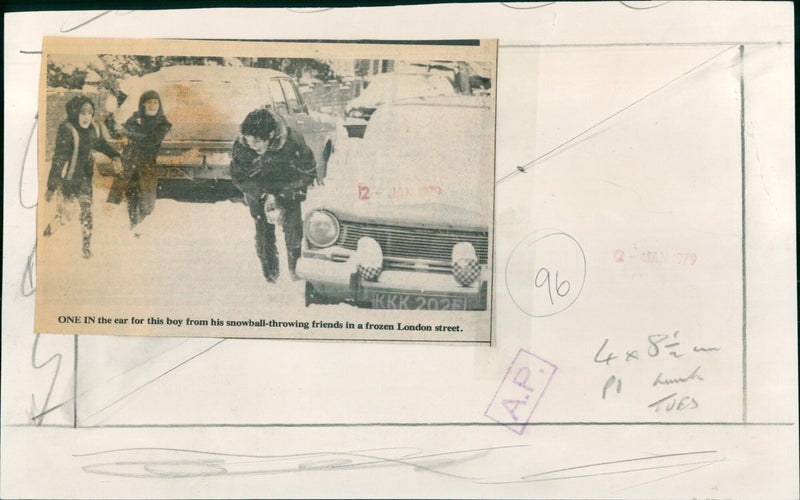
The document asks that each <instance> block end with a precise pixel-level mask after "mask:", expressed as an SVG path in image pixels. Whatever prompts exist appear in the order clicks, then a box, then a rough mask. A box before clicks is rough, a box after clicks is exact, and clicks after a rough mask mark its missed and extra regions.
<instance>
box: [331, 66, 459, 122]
mask: <svg viewBox="0 0 800 500" xmlns="http://www.w3.org/2000/svg"><path fill="white" fill-rule="evenodd" d="M455 94H456V91H455V89H454V88H453V84H452V83H451V82H450V81H449V80H448V79H447V78H445V77H444V76H443V75H441V74H438V73H419V72H418V73H395V72H392V73H380V74H377V75H375V76H373V77H372V79H371V80H370V82H369V85H368V86H367V87H366V89H364V91H363V92H362V93H361V95H359V96H358V97H356V98H355V99H353V100H352V101H350V102H349V103H348V104H347V106H346V107H345V121H344V128H345V129H347V135H348V136H349V137H363V136H364V131H365V130H366V128H367V122H368V121H369V120H370V118H371V117H372V113H374V112H375V110H376V109H377V108H378V106H380V105H381V104H384V103H388V102H395V101H401V100H403V99H408V98H410V97H431V96H450V95H455Z"/></svg>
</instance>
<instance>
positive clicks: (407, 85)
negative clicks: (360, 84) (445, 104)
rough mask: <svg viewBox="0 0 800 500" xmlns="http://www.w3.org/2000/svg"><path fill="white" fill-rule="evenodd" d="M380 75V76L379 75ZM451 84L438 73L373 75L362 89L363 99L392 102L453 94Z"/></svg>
mask: <svg viewBox="0 0 800 500" xmlns="http://www.w3.org/2000/svg"><path fill="white" fill-rule="evenodd" d="M381 76H382V77H381ZM453 94H455V91H454V90H453V86H452V85H451V84H450V82H448V81H447V80H446V79H445V78H444V77H441V76H438V75H428V76H426V75H423V74H420V75H395V74H391V73H387V74H386V76H383V75H379V77H375V78H374V79H373V81H372V83H370V84H369V86H368V87H367V89H366V90H365V91H364V100H365V101H366V100H369V101H372V102H375V103H383V102H393V101H398V100H401V99H408V98H409V97H423V96H438V95H453Z"/></svg>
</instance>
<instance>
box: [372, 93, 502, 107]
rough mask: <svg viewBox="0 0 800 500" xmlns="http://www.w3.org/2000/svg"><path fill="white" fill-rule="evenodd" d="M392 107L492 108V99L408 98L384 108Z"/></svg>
mask: <svg viewBox="0 0 800 500" xmlns="http://www.w3.org/2000/svg"><path fill="white" fill-rule="evenodd" d="M392 106H431V107H434V106H439V107H466V108H487V109H488V108H490V107H491V101H490V98H488V97H484V96H466V95H458V94H457V95H448V96H429V97H427V96H423V97H408V98H406V99H401V100H398V101H394V102H390V103H387V104H384V105H383V107H386V108H388V107H392Z"/></svg>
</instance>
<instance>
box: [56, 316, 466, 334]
mask: <svg viewBox="0 0 800 500" xmlns="http://www.w3.org/2000/svg"><path fill="white" fill-rule="evenodd" d="M58 322H59V323H62V324H64V323H72V324H79V325H92V324H99V325H109V324H114V325H144V324H147V325H149V326H156V327H159V326H173V327H182V326H188V327H195V326H212V327H215V326H222V327H226V328H227V327H232V328H239V327H245V326H247V327H259V328H302V329H304V330H309V329H313V328H336V329H350V330H392V331H395V330H401V331H402V330H404V331H420V332H460V331H463V330H462V329H461V326H459V325H425V324H422V323H417V324H413V325H412V324H406V323H399V322H398V323H394V324H392V323H386V324H384V323H370V322H369V321H367V322H364V323H353V322H351V321H328V322H326V321H316V320H314V321H298V320H292V321H278V320H275V319H269V320H267V319H263V318H260V319H255V320H254V319H239V320H222V319H218V318H210V319H196V318H169V317H163V318H162V317H153V316H151V317H148V318H137V317H135V316H131V317H129V318H112V317H106V316H59V317H58Z"/></svg>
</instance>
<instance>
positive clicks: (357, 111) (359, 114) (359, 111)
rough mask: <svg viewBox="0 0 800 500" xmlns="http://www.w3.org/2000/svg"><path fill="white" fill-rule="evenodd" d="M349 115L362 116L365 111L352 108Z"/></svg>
mask: <svg viewBox="0 0 800 500" xmlns="http://www.w3.org/2000/svg"><path fill="white" fill-rule="evenodd" d="M349 115H350V116H352V117H353V118H361V117H363V116H364V111H362V110H360V109H351V110H350V113H349Z"/></svg>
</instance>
